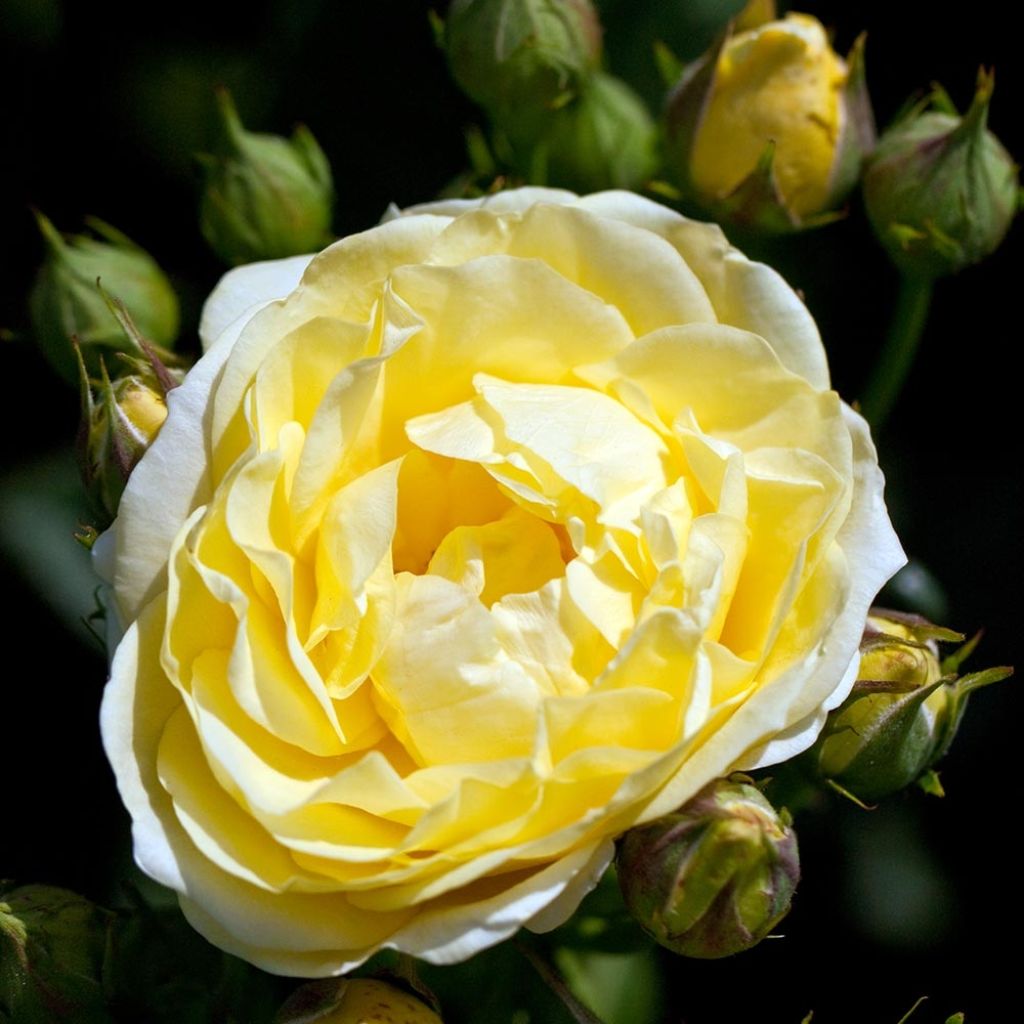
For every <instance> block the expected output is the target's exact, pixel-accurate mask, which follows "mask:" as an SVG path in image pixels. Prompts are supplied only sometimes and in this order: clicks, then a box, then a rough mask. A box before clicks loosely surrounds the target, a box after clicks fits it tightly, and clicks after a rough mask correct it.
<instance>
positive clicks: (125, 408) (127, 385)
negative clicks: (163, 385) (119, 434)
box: [116, 377, 167, 447]
mask: <svg viewBox="0 0 1024 1024" xmlns="http://www.w3.org/2000/svg"><path fill="white" fill-rule="evenodd" d="M116 392H117V404H118V406H119V408H120V410H121V412H122V413H123V415H124V417H125V418H126V419H127V420H128V422H129V423H131V425H132V426H133V427H135V429H136V430H137V431H138V433H139V434H140V435H141V436H142V437H143V438H145V441H146V445H147V447H148V445H149V444H150V443H152V441H153V439H154V438H155V437H156V435H157V431H158V430H159V429H160V428H161V427H162V426H163V425H164V420H165V419H167V402H166V401H165V400H164V396H163V395H161V394H160V393H159V392H157V391H154V390H153V388H151V387H149V386H148V385H147V384H145V383H143V382H142V381H140V380H138V379H137V378H135V377H126V378H124V379H123V380H122V381H120V382H119V385H118V387H117V389H116Z"/></svg>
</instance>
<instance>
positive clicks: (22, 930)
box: [0, 885, 114, 1024]
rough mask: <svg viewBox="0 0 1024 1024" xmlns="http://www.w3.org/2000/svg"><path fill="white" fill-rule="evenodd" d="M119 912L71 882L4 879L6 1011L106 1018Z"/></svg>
mask: <svg viewBox="0 0 1024 1024" xmlns="http://www.w3.org/2000/svg"><path fill="white" fill-rule="evenodd" d="M113 917H114V915H113V914H112V913H110V911H107V910H104V909H102V908H101V907H97V906H95V905H94V904H92V903H90V902H89V901H88V900H87V899H85V898H84V897H82V896H78V895H76V894H75V893H73V892H69V891H68V890H66V889H57V888H55V887H53V886H49V885H24V886H20V887H18V888H9V889H5V887H4V886H3V885H0V1018H2V1019H3V1020H11V1021H24V1022H26V1024H28V1022H32V1021H56V1020H62V1021H64V1020H66V1021H83V1022H85V1021H101V1020H103V1021H106V1020H109V1019H110V1018H109V1016H108V1014H107V1012H106V999H105V996H104V991H103V966H104V959H105V956H106V949H107V942H108V931H109V929H110V926H111V924H112V922H113Z"/></svg>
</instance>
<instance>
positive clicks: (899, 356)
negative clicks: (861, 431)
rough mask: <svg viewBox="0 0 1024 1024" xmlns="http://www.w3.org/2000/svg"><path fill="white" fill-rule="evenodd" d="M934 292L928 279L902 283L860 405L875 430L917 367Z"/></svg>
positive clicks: (907, 279)
mask: <svg viewBox="0 0 1024 1024" xmlns="http://www.w3.org/2000/svg"><path fill="white" fill-rule="evenodd" d="M933 289H934V282H932V281H931V280H930V279H927V278H920V277H904V278H902V280H901V281H900V291H899V295H898V296H897V298H896V311H895V313H894V314H893V318H892V323H891V324H890V325H889V334H888V335H887V337H886V339H885V345H884V346H883V348H882V354H881V356H880V357H879V360H878V362H877V363H876V364H875V369H874V372H873V373H872V374H871V378H870V380H869V381H868V384H867V387H866V388H865V389H864V399H863V401H862V402H861V411H862V412H863V413H864V417H865V419H866V420H867V421H868V423H870V424H871V426H872V427H873V428H874V429H875V430H876V431H877V430H878V429H879V428H880V427H881V426H882V424H883V423H884V422H885V419H886V417H887V416H888V415H889V413H890V412H891V411H892V407H893V405H895V403H896V399H897V398H898V397H899V394H900V391H901V390H902V388H903V383H904V381H905V380H906V378H907V374H908V373H909V372H910V367H911V366H913V364H914V356H915V355H916V354H917V346H918V343H919V342H920V340H921V335H922V334H923V333H924V328H925V324H926V323H927V322H928V310H929V308H930V307H931V302H932V291H933Z"/></svg>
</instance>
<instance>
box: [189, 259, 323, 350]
mask: <svg viewBox="0 0 1024 1024" xmlns="http://www.w3.org/2000/svg"><path fill="white" fill-rule="evenodd" d="M313 255H314V254H313V253H310V254H309V255H308V256H290V257H288V259H284V260H265V261H263V262H261V263H248V264H246V265H245V266H244V267H235V269H234V270H229V271H228V272H227V273H226V274H225V275H224V276H223V277H222V278H221V279H220V280H219V281H218V282H217V284H216V286H215V287H214V289H213V291H212V292H210V295H209V297H208V298H207V300H206V302H205V303H203V312H202V314H201V315H200V317H199V340H200V341H201V342H202V344H203V351H204V352H208V351H209V350H210V349H211V348H212V347H213V345H214V344H215V343H216V342H217V341H219V340H220V339H221V336H222V335H223V334H224V332H225V331H226V330H227V329H228V327H230V326H231V324H232V323H233V322H234V321H235V320H237V319H238V318H239V317H240V316H242V314H243V313H248V316H246V320H248V319H249V317H251V316H252V314H253V313H255V312H256V310H257V308H259V307H260V306H263V305H265V304H266V303H268V302H272V301H273V300H274V299H283V298H284V297H285V296H286V295H288V294H290V293H291V292H293V291H294V290H295V288H296V287H297V286H298V283H299V281H300V280H301V279H302V275H303V273H304V272H305V270H306V267H308V266H309V262H310V260H312V259H313Z"/></svg>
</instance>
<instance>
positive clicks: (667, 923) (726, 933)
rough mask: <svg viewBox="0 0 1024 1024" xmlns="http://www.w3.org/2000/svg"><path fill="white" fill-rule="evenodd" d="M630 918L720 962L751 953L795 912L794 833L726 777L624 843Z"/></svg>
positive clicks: (664, 941)
mask: <svg viewBox="0 0 1024 1024" xmlns="http://www.w3.org/2000/svg"><path fill="white" fill-rule="evenodd" d="M618 874H619V884H620V885H621V887H622V894H623V897H624V899H625V901H626V906H627V908H628V909H629V911H630V913H631V914H632V915H633V916H634V917H635V918H636V919H637V920H638V921H639V922H640V925H641V927H643V929H644V930H645V931H646V932H647V933H648V934H650V935H651V937H652V938H654V939H655V940H656V941H658V942H659V943H661V945H663V946H666V947H667V948H669V949H671V950H673V951H674V952H676V953H681V954H682V955H683V956H692V957H700V958H702V959H715V958H718V957H724V956H731V955H732V954H733V953H740V952H742V951H743V950H745V949H750V948H751V947H752V946H755V945H756V944H757V943H758V942H760V941H761V939H763V938H764V937H765V936H766V935H767V934H768V933H769V932H770V931H771V930H772V928H774V927H775V925H776V924H777V923H778V922H779V921H780V920H782V918H783V917H784V916H785V915H786V913H787V912H788V911H789V906H790V901H791V899H792V896H793V892H794V890H795V889H796V885H797V882H798V881H799V880H800V858H799V855H798V853H797V842H796V834H795V833H794V831H793V830H792V828H790V826H789V823H788V821H787V820H786V817H785V816H784V815H779V814H778V813H777V812H776V811H775V809H774V808H773V807H772V805H771V804H770V803H769V802H768V801H767V800H766V799H765V798H764V797H763V796H762V795H761V793H760V792H759V791H758V790H757V789H755V788H754V787H753V786H751V785H748V784H747V783H744V782H738V781H736V782H734V781H731V780H726V779H719V780H717V781H716V782H713V783H711V784H710V785H708V786H706V787H705V788H704V789H703V790H701V792H700V793H698V794H697V796H695V797H694V798H693V799H692V800H690V801H689V803H687V804H685V805H684V806H683V807H681V808H680V809H679V810H678V811H676V812H675V813H673V814H669V815H666V816H665V817H664V818H660V819H659V820H658V821H655V822H653V823H651V824H650V825H645V826H642V827H641V828H635V829H632V830H631V831H629V832H627V833H626V834H625V835H624V836H623V837H622V839H621V840H620V841H619V850H618Z"/></svg>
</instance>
